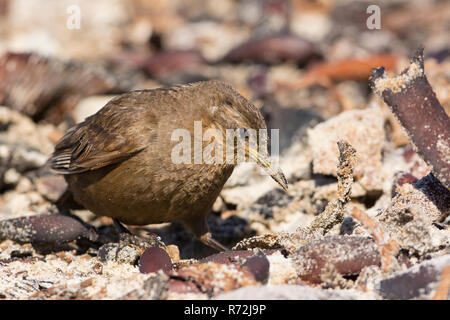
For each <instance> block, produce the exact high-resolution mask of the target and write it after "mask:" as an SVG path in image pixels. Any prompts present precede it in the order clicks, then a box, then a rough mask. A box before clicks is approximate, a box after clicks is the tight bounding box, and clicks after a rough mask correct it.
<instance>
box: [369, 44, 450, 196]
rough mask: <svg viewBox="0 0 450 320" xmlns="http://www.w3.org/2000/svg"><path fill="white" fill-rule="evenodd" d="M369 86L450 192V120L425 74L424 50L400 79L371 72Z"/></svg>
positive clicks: (421, 48)
mask: <svg viewBox="0 0 450 320" xmlns="http://www.w3.org/2000/svg"><path fill="white" fill-rule="evenodd" d="M369 83H370V86H371V87H372V89H373V90H374V91H375V93H377V94H378V95H379V96H380V97H382V98H383V100H384V101H385V102H386V104H387V105H388V106H389V107H390V108H391V110H392V112H393V113H394V115H395V116H396V118H397V120H398V121H399V122H400V124H401V125H402V126H403V128H404V129H405V131H406V133H407V135H408V137H409V140H410V141H411V143H412V144H413V146H414V147H415V149H416V151H417V152H418V153H419V155H420V156H421V157H422V158H423V159H424V160H425V162H426V163H427V164H429V165H431V166H432V167H433V169H432V170H433V174H434V175H435V176H436V177H437V178H438V179H439V181H440V182H441V183H442V184H443V185H444V186H445V187H446V188H447V189H449V190H450V119H449V117H448V116H447V114H446V113H445V111H444V109H443V108H442V106H441V104H440V103H439V100H438V99H437V98H436V94H435V93H434V92H433V89H432V88H431V86H430V84H429V83H428V80H427V78H426V76H425V73H424V63H423V47H419V49H418V50H417V52H416V54H415V55H414V57H413V58H412V60H411V64H410V65H409V67H408V68H407V69H405V70H404V71H403V72H402V73H401V74H400V75H399V76H396V77H390V78H389V77H387V75H386V74H385V71H384V68H383V67H381V68H378V69H372V77H370V79H369Z"/></svg>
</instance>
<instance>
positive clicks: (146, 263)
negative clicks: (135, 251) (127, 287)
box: [139, 247, 172, 273]
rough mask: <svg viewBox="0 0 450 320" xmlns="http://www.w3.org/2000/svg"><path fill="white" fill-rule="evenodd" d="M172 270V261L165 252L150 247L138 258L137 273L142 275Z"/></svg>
mask: <svg viewBox="0 0 450 320" xmlns="http://www.w3.org/2000/svg"><path fill="white" fill-rule="evenodd" d="M171 269H172V260H171V259H170V256H169V254H168V253H167V252H166V250H164V249H161V248H158V247H151V248H148V249H147V250H145V251H144V253H143V254H142V256H141V257H140V258H139V271H141V272H142V273H152V272H158V271H159V270H161V271H163V272H168V271H170V270H171Z"/></svg>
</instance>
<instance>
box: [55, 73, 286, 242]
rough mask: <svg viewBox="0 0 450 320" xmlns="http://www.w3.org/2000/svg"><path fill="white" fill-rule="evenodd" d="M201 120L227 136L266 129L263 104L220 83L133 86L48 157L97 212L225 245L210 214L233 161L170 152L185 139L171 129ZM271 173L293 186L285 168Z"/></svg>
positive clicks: (78, 198) (191, 126)
mask: <svg viewBox="0 0 450 320" xmlns="http://www.w3.org/2000/svg"><path fill="white" fill-rule="evenodd" d="M194 121H202V126H203V132H204V131H205V130H206V129H208V128H216V129H219V130H220V131H221V132H223V136H224V137H225V130H226V129H237V128H253V129H264V128H266V125H265V121H264V119H263V117H262V115H261V113H260V112H259V111H258V109H257V108H256V107H254V106H253V105H252V104H250V103H249V102H248V101H247V100H246V99H245V98H243V97H242V96H241V95H239V94H238V93H237V92H236V91H234V90H233V88H232V87H231V86H229V85H227V84H224V83H223V82H220V81H215V80H213V81H205V82H198V83H194V84H190V85H181V86H175V87H171V88H161V89H154V90H139V91H131V92H128V93H125V94H123V95H121V96H118V97H116V98H114V99H112V100H111V101H109V102H108V103H107V104H106V105H105V106H104V107H103V108H102V109H101V110H100V111H98V112H97V113H96V114H94V115H93V116H90V117H88V118H87V119H86V120H85V121H84V122H82V123H80V124H78V125H77V126H75V127H73V128H71V129H70V130H69V131H68V132H67V133H66V135H65V136H64V137H63V138H62V139H61V140H60V141H59V142H58V144H57V145H56V147H55V151H54V153H53V155H52V157H51V158H50V160H49V163H50V166H51V168H52V169H53V170H55V171H56V172H58V173H61V174H63V175H65V178H66V181H67V183H68V191H69V192H70V193H71V194H72V196H73V199H74V200H75V201H76V202H77V203H79V204H81V205H83V206H84V207H85V208H87V209H88V210H90V211H92V212H93V213H94V214H96V215H99V216H108V217H112V218H114V219H117V220H118V221H121V222H123V223H125V224H130V225H146V224H151V223H162V222H171V221H181V222H182V223H183V224H184V225H185V226H186V227H187V228H188V229H189V230H190V231H192V233H193V234H194V235H195V236H196V237H197V238H198V239H200V240H201V241H203V242H204V243H206V244H208V245H211V246H213V247H216V248H218V249H219V248H220V249H223V247H222V246H221V245H220V244H218V243H217V242H216V241H215V240H213V239H212V237H211V234H210V233H209V231H208V226H207V224H206V216H207V215H208V214H209V212H210V210H211V208H212V205H213V203H214V201H215V200H216V198H217V196H218V195H219V193H220V191H221V190H222V187H223V185H224V184H225V182H226V181H227V179H228V178H229V176H230V175H231V173H232V172H233V168H234V164H227V163H224V164H205V163H201V164H194V162H193V161H192V162H191V163H192V164H183V163H182V164H175V163H173V161H172V158H171V154H172V149H173V148H174V147H175V145H177V144H178V143H179V141H172V132H173V131H174V130H175V129H186V130H188V131H189V132H190V134H191V137H193V136H194V135H193V133H194ZM193 140H194V139H192V143H193ZM205 144H207V143H205V142H204V143H203V146H205ZM192 159H193V157H192ZM262 159H263V158H262ZM261 165H262V166H267V165H265V164H261ZM266 169H267V168H266ZM268 169H271V168H270V166H269V167H268ZM272 176H273V177H274V179H276V181H277V182H278V183H280V184H281V185H282V186H283V188H286V187H287V185H286V181H285V179H284V176H283V175H282V173H281V172H278V171H277V172H274V173H272Z"/></svg>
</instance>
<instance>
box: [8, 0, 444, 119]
mask: <svg viewBox="0 0 450 320" xmlns="http://www.w3.org/2000/svg"><path fill="white" fill-rule="evenodd" d="M374 6H375V7H377V8H378V9H379V10H378V12H376V11H377V10H375V11H374V9H373V7H374ZM377 8H375V9H377ZM373 14H375V15H376V14H379V17H376V16H373ZM449 33H450V2H449V1H439V0H435V1H433V0H426V1H424V0H420V1H419V0H416V1H408V0H391V1H373V0H372V1H347V0H342V1H337V0H220V1H212V0H211V1H203V0H171V1H164V0H97V1H90V0H40V1H33V0H14V1H13V0H0V55H1V58H0V105H5V106H8V107H11V108H13V109H15V110H18V111H20V112H24V113H25V114H27V115H28V116H30V117H32V118H33V120H36V121H46V122H50V123H53V124H59V123H61V121H62V120H63V119H67V116H70V117H72V118H73V119H74V120H75V121H80V120H83V118H84V117H85V116H86V115H87V114H89V113H92V111H96V110H95V109H96V108H100V107H101V106H102V105H103V104H102V100H101V99H100V98H99V99H97V100H95V101H94V100H87V101H85V102H86V103H82V104H80V101H81V100H82V99H84V98H86V97H89V96H98V95H104V94H116V93H121V92H124V91H128V90H131V89H138V88H153V87H158V86H161V85H171V84H176V83H187V82H192V81H197V80H204V79H210V78H220V79H223V80H225V81H228V82H230V83H231V84H233V85H234V86H235V87H236V88H237V89H238V90H239V91H240V92H241V93H242V94H243V95H244V96H246V97H247V98H249V99H253V100H255V103H256V104H258V106H261V105H263V104H264V102H268V103H270V104H272V105H277V107H286V106H288V107H292V108H296V109H304V110H305V109H313V110H314V112H315V113H317V114H319V115H320V116H321V117H325V118H327V117H329V116H331V115H333V114H336V113H337V112H339V111H340V110H341V108H354V107H359V106H362V105H364V99H365V98H366V97H367V95H368V91H367V90H365V89H366V88H367V81H366V80H367V77H368V76H369V71H370V68H371V67H374V66H380V65H384V66H385V67H386V68H388V69H392V68H394V67H395V66H396V65H397V62H398V60H399V59H401V58H404V57H408V55H410V54H412V52H413V51H414V50H415V49H416V48H417V46H418V45H419V44H423V45H424V46H425V49H426V56H427V57H433V58H435V59H437V60H438V61H439V62H440V61H442V60H444V59H447V57H448V55H449V54H450V51H449V50H450V48H449V46H450V44H449V39H450V34H449ZM13 69H14V70H13ZM330 86H333V90H331V91H330V90H329V88H330ZM324 87H326V89H327V90H323V88H324ZM361 89H362V90H361ZM106 100H107V99H106ZM90 102H91V103H90Z"/></svg>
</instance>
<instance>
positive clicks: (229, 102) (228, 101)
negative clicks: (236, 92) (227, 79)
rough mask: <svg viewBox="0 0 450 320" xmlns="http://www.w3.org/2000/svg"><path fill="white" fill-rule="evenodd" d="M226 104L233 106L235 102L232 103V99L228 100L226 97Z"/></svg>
mask: <svg viewBox="0 0 450 320" xmlns="http://www.w3.org/2000/svg"><path fill="white" fill-rule="evenodd" d="M225 104H226V105H228V106H230V107H232V106H233V103H231V101H230V100H228V99H225Z"/></svg>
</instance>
